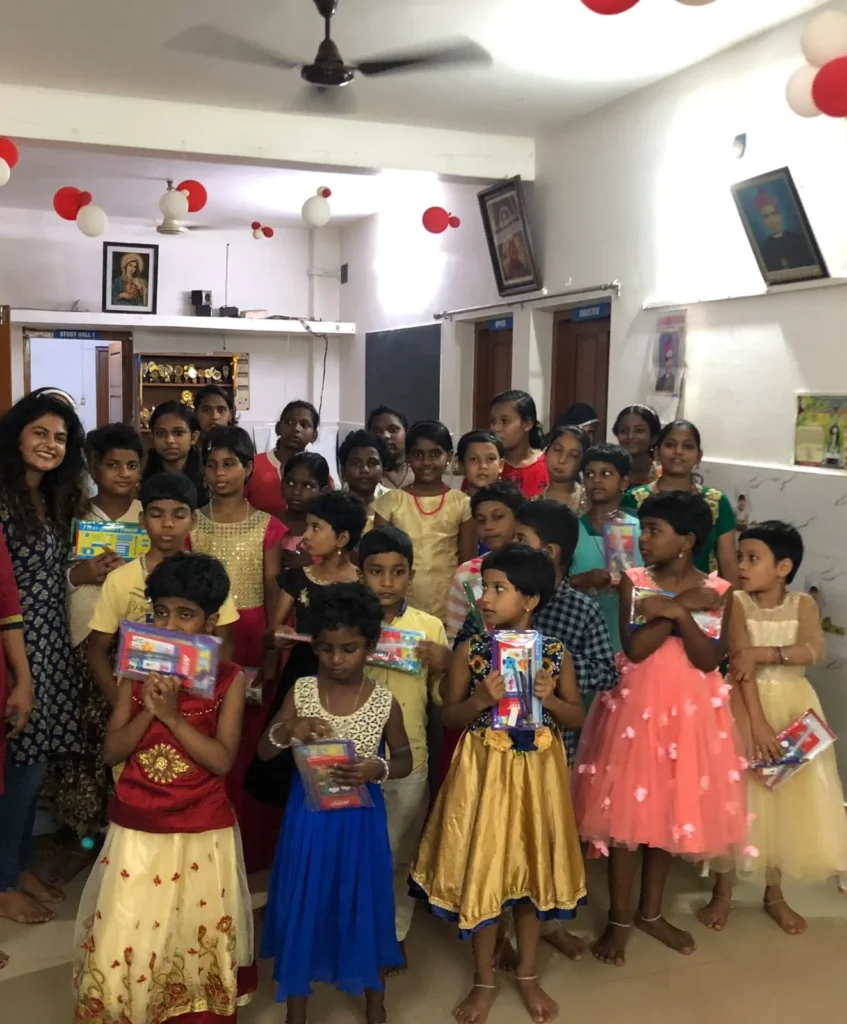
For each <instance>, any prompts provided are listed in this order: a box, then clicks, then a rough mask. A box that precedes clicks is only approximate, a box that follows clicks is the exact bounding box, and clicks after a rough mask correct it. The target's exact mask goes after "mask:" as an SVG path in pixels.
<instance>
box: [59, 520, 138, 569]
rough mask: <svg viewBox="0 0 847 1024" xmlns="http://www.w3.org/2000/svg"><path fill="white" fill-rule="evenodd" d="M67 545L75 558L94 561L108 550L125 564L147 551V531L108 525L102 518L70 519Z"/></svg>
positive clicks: (117, 524)
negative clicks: (122, 559)
mask: <svg viewBox="0 0 847 1024" xmlns="http://www.w3.org/2000/svg"><path fill="white" fill-rule="evenodd" d="M71 543H72V544H73V551H74V555H75V556H76V558H94V556H95V555H102V554H103V552H104V551H105V550H106V549H107V548H108V549H109V550H110V551H114V552H115V554H116V555H120V556H121V558H125V559H127V561H129V560H131V559H133V558H138V557H139V555H145V554H147V552H148V551H149V550H150V538H149V537H148V536H147V531H146V530H144V529H143V528H142V527H141V526H140V525H139V524H138V523H120V522H118V523H111V522H105V521H104V520H102V519H93V520H90V521H89V520H87V519H74V521H73V524H72V526H71Z"/></svg>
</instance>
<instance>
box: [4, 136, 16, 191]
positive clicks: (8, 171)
mask: <svg viewBox="0 0 847 1024" xmlns="http://www.w3.org/2000/svg"><path fill="white" fill-rule="evenodd" d="M17 162H18V147H17V146H16V145H15V144H14V142H12V140H11V139H0V187H2V186H3V185H5V184H6V183H7V182H8V180H9V178H11V177H12V168H13V167H14V166H15V164H16V163H17Z"/></svg>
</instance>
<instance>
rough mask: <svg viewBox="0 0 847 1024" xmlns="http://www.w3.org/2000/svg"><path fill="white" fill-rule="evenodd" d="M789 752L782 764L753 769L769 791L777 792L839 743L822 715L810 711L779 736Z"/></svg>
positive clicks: (764, 763)
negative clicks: (834, 744)
mask: <svg viewBox="0 0 847 1024" xmlns="http://www.w3.org/2000/svg"><path fill="white" fill-rule="evenodd" d="M777 739H778V740H779V745H780V746H781V747H782V749H783V750H784V751H785V753H784V754H783V756H782V757H781V758H780V759H779V761H757V762H756V763H755V764H751V765H750V770H751V771H752V772H753V774H754V775H755V776H756V778H757V779H758V780H759V782H761V783H762V784H763V785H765V786H766V787H767V788H768V789H776V787H777V786H781V785H782V784H783V783H784V782H785V781H787V780H788V779H790V778H791V777H792V775H796V774H797V772H799V771H800V769H801V768H802V767H803V765H806V764H808V763H809V761H812V760H814V758H816V757H817V756H818V754H822V753H823V752H824V751H825V750H826V749H827V748H828V747H831V746H832V744H833V743H835V733H834V732H833V731H832V729H830V727H829V726H828V725H827V724H826V722H824V720H823V719H822V718H821V717H820V715H819V714H818V713H817V712H816V711H813V710H812V709H811V708H809V710H808V711H804V712H803V714H802V715H800V717H799V718H798V719H797V720H796V721H795V722H792V723H791V725H789V726H788V728H787V729H783V730H782V732H781V733H779V734H778V735H777Z"/></svg>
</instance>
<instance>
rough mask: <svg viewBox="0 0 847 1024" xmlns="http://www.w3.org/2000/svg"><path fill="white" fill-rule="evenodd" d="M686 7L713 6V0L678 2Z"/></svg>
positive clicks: (685, 0)
mask: <svg viewBox="0 0 847 1024" xmlns="http://www.w3.org/2000/svg"><path fill="white" fill-rule="evenodd" d="M679 2H680V3H681V4H685V6H686V7H705V6H706V4H713V3H714V2H715V0H679Z"/></svg>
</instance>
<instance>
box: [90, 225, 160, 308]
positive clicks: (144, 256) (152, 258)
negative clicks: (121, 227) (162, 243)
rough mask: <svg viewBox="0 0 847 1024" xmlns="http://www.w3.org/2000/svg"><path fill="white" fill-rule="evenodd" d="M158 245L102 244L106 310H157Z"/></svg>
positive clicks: (104, 304)
mask: <svg viewBox="0 0 847 1024" xmlns="http://www.w3.org/2000/svg"><path fill="white" fill-rule="evenodd" d="M158 290H159V246H158V245H131V244H124V243H123V242H104V243H103V312H104V313H155V312H156V304H157V302H158V298H159V296H158Z"/></svg>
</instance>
